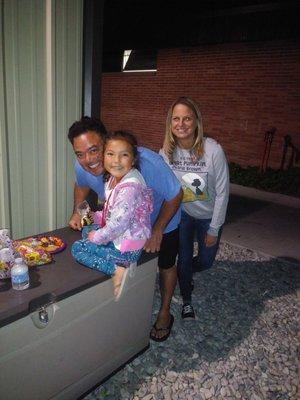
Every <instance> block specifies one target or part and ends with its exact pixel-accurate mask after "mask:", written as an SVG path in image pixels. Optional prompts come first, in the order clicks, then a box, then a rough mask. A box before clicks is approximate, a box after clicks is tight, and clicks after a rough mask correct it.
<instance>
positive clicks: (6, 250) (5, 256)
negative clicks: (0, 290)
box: [0, 229, 15, 279]
mask: <svg viewBox="0 0 300 400" xmlns="http://www.w3.org/2000/svg"><path fill="white" fill-rule="evenodd" d="M8 233H9V232H8V229H0V279H6V278H10V270H11V268H12V266H13V265H14V262H15V252H14V248H13V244H12V240H11V239H10V238H9V234H8Z"/></svg>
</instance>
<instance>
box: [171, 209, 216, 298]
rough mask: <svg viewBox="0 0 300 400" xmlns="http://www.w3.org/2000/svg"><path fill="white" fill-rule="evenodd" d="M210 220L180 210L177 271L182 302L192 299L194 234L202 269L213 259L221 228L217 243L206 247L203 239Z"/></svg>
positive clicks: (210, 263)
mask: <svg viewBox="0 0 300 400" xmlns="http://www.w3.org/2000/svg"><path fill="white" fill-rule="evenodd" d="M210 222H211V219H197V218H194V217H191V216H190V215H188V214H187V213H185V212H184V211H182V212H181V221H180V225H179V255H178V264H177V272H178V282H179V287H180V293H181V296H182V299H183V303H190V302H191V299H192V290H193V287H192V280H193V251H194V238H195V236H196V238H197V242H198V258H199V263H200V264H201V266H202V267H203V269H207V268H210V267H211V266H212V265H213V262H214V260H215V257H216V254H217V251H218V248H219V243H220V237H221V233H222V229H220V230H219V235H218V240H217V243H216V244H215V245H214V246H211V247H207V246H206V245H205V241H204V240H205V235H206V232H207V231H208V229H209V224H210Z"/></svg>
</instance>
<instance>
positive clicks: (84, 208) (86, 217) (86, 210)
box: [77, 200, 93, 226]
mask: <svg viewBox="0 0 300 400" xmlns="http://www.w3.org/2000/svg"><path fill="white" fill-rule="evenodd" d="M77 212H78V214H79V215H80V217H81V226H86V225H90V224H92V223H93V217H92V212H91V208H90V205H89V203H88V202H87V201H86V200H84V201H83V202H82V203H80V204H78V206H77Z"/></svg>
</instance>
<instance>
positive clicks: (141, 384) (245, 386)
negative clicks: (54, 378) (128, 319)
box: [85, 243, 300, 400]
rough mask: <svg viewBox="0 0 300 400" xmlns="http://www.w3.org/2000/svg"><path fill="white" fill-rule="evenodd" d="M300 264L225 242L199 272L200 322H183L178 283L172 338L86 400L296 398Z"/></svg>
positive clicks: (196, 276)
mask: <svg viewBox="0 0 300 400" xmlns="http://www.w3.org/2000/svg"><path fill="white" fill-rule="evenodd" d="M299 268H300V267H299V265H298V266H296V265H293V264H288V263H285V262H284V261H281V260H276V259H270V258H268V257H267V256H264V255H261V254H258V253H255V252H253V251H251V250H248V249H244V248H240V247H235V246H232V245H229V244H226V243H222V244H221V246H220V250H219V253H218V256H217V259H216V261H215V264H214V267H213V268H212V269H210V270H207V271H203V272H201V273H195V274H194V282H195V289H194V294H193V297H194V300H193V305H194V307H195V311H196V313H197V319H196V320H195V321H185V322H183V321H182V320H181V317H180V313H181V300H180V296H179V292H178V288H177V289H176V293H175V296H174V299H173V303H172V313H173V314H174V316H175V322H174V326H173V330H172V333H171V335H170V337H169V339H168V340H167V341H165V342H163V343H156V342H151V346H150V348H149V350H147V351H146V352H145V353H143V354H142V355H140V356H139V357H137V358H136V359H135V360H134V361H132V362H131V363H130V364H127V365H126V367H125V368H123V369H122V370H121V371H119V372H118V373H117V374H115V375H114V376H113V377H111V378H110V379H109V380H108V381H106V382H105V383H104V384H103V385H101V386H99V387H98V388H97V389H96V390H95V391H94V392H92V393H90V394H89V395H88V396H86V397H85V400H92V399H106V400H118V399H124V400H125V399H128V400H129V399H131V400H139V399H143V400H160V399H164V400H176V399H183V400H205V399H212V400H214V399H222V400H224V399H225V400H227V399H228V400H229V399H232V400H233V399H245V400H248V399H249V400H260V399H267V400H290V399H291V400H294V399H295V400H296V399H297V400H298V399H299V398H300V393H299V370H298V369H299V342H300V338H299V287H300V279H299V278H300V274H299V272H300V269H299ZM158 307H159V295H158V287H157V291H156V294H155V301H154V314H155V313H156V312H157V311H158ZM154 320H155V315H153V321H154Z"/></svg>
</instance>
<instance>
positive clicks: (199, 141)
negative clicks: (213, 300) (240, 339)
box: [160, 97, 229, 320]
mask: <svg viewBox="0 0 300 400" xmlns="http://www.w3.org/2000/svg"><path fill="white" fill-rule="evenodd" d="M160 154H161V155H162V156H163V157H164V159H165V161H166V162H167V163H168V164H169V166H170V167H171V168H172V170H173V172H174V173H175V175H176V176H177V178H178V179H179V180H180V182H181V185H182V189H183V192H184V195H183V200H182V217H181V222H180V227H179V240H180V244H179V257H178V280H179V287H180V293H181V296H182V300H183V306H182V313H181V316H182V318H183V319H184V320H188V319H194V318H195V312H194V309H193V306H192V290H193V279H192V278H193V267H192V265H193V264H192V262H193V246H194V237H195V234H196V237H197V242H198V259H199V262H200V264H201V268H202V269H207V268H210V267H211V266H212V264H213V262H214V260H215V257H216V253H217V250H218V247H219V241H220V237H221V232H222V225H223V223H224V220H225V215H226V209H227V203H228V196H229V173H228V164H227V161H226V157H225V154H224V152H223V150H222V147H221V146H220V145H219V144H218V143H217V142H216V141H215V140H213V139H210V138H207V137H203V127H202V119H201V114H200V111H199V108H198V106H197V105H196V103H195V102H194V101H193V100H191V99H190V98H188V97H180V98H179V99H177V100H176V101H175V102H174V103H173V104H172V106H171V107H170V109H169V112H168V115H167V120H166V134H165V139H164V144H163V148H162V149H161V151H160Z"/></svg>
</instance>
